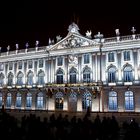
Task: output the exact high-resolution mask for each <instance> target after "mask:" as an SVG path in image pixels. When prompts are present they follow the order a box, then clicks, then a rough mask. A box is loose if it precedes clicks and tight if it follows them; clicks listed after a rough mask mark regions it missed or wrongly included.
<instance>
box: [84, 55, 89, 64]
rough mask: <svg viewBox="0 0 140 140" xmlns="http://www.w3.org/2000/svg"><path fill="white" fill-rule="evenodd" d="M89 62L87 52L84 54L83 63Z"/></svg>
mask: <svg viewBox="0 0 140 140" xmlns="http://www.w3.org/2000/svg"><path fill="white" fill-rule="evenodd" d="M88 63H89V54H84V64H88Z"/></svg>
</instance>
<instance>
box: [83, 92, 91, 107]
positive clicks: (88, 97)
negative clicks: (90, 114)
mask: <svg viewBox="0 0 140 140" xmlns="http://www.w3.org/2000/svg"><path fill="white" fill-rule="evenodd" d="M91 105H92V95H91V93H90V92H89V91H86V92H84V94H83V98H82V108H83V109H88V107H90V108H91Z"/></svg>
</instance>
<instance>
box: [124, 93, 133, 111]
mask: <svg viewBox="0 0 140 140" xmlns="http://www.w3.org/2000/svg"><path fill="white" fill-rule="evenodd" d="M125 110H134V95H133V92H132V91H126V92H125Z"/></svg>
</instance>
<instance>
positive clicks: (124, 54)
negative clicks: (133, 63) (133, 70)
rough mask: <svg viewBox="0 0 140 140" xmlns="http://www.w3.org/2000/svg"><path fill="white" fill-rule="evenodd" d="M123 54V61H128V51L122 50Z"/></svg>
mask: <svg viewBox="0 0 140 140" xmlns="http://www.w3.org/2000/svg"><path fill="white" fill-rule="evenodd" d="M123 56H124V61H129V60H130V51H124V52H123Z"/></svg>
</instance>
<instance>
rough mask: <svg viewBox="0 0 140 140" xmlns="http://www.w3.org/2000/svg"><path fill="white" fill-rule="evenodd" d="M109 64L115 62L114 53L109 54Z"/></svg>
mask: <svg viewBox="0 0 140 140" xmlns="http://www.w3.org/2000/svg"><path fill="white" fill-rule="evenodd" d="M108 62H114V53H112V52H111V53H109V54H108Z"/></svg>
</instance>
